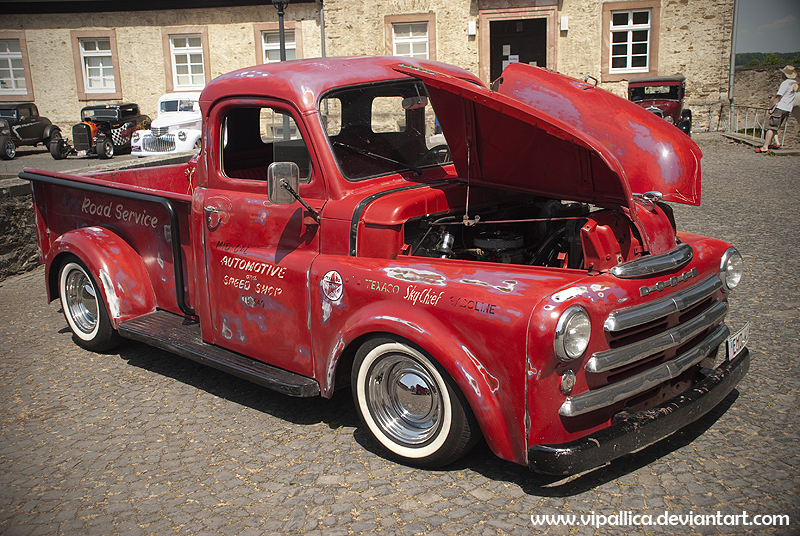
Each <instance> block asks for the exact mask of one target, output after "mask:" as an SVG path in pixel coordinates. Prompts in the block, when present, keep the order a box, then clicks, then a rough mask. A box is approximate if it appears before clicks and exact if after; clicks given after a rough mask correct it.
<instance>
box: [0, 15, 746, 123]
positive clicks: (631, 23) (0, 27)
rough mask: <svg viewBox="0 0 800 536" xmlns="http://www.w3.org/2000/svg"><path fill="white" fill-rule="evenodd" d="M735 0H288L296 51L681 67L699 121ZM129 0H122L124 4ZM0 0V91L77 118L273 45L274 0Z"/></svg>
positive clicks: (153, 100) (146, 104) (578, 72)
mask: <svg viewBox="0 0 800 536" xmlns="http://www.w3.org/2000/svg"><path fill="white" fill-rule="evenodd" d="M733 2H734V0H691V1H690V0H616V1H604V0H349V1H344V0H324V1H323V0H316V1H315V0H291V3H289V5H288V6H287V7H286V9H285V16H284V21H285V28H286V37H287V49H288V50H287V55H288V58H290V59H291V58H293V57H296V58H311V57H318V56H321V55H328V56H343V55H364V54H370V55H384V54H388V55H398V56H414V57H427V58H430V59H435V60H439V61H444V62H447V63H452V64H455V65H459V66H461V67H464V68H466V69H468V70H470V71H472V72H474V73H475V74H477V75H479V76H480V77H481V79H482V80H484V81H485V82H486V83H489V82H490V81H491V80H492V79H494V78H496V77H497V76H499V74H500V72H501V70H502V68H503V66H504V65H505V64H507V63H508V62H514V61H521V62H527V63H532V64H536V65H539V66H543V67H547V68H548V69H553V70H557V71H560V72H562V73H564V74H567V75H569V76H573V77H575V78H581V79H583V78H584V77H585V76H592V77H594V78H595V79H597V80H598V82H599V86H600V87H602V88H604V89H606V90H609V91H612V92H614V93H616V94H619V95H624V94H625V91H626V88H627V84H626V81H627V80H628V79H629V78H630V77H634V76H646V75H672V74H677V73H680V74H683V75H684V76H685V77H686V80H687V101H688V105H689V106H690V107H691V108H692V109H693V112H694V118H695V127H694V128H695V130H705V129H707V128H708V124H709V121H708V118H709V113H712V114H713V113H717V111H718V110H719V107H720V106H721V105H722V104H726V103H727V92H728V80H729V70H730V53H731V28H732V19H733ZM128 5H129V6H130V7H127V6H128ZM128 5H126V4H123V3H119V2H107V1H101V0H77V1H73V0H49V1H28V0H0V13H3V16H2V17H0V101H6V102H9V101H34V102H36V104H37V105H38V108H39V110H40V112H41V113H42V114H43V115H46V116H48V117H49V118H50V119H51V120H53V121H54V122H55V123H59V124H62V125H70V124H71V123H73V122H75V120H76V119H77V118H78V117H79V112H80V109H81V108H82V107H83V106H85V105H87V104H94V103H98V102H110V101H115V102H120V101H133V102H137V103H138V104H139V105H140V106H141V108H142V111H143V112H144V113H147V114H149V115H151V116H153V117H154V116H155V111H156V104H157V100H158V98H159V96H161V95H162V94H164V93H166V92H169V91H177V90H197V89H201V88H202V87H203V86H204V85H205V83H207V82H208V81H209V80H211V79H212V78H213V77H215V76H218V75H220V74H223V73H225V72H228V71H231V70H233V69H238V68H242V67H247V66H250V65H253V64H258V63H264V62H267V61H273V60H276V59H277V58H278V46H277V42H278V10H277V9H276V8H275V6H274V5H273V4H272V3H271V2H264V1H261V2H257V1H254V0H244V1H228V2H226V1H221V0H196V1H195V2H193V3H192V7H191V8H186V7H185V5H186V4H184V3H182V2H177V1H175V0H162V1H155V0H139V1H138V2H130V4H128Z"/></svg>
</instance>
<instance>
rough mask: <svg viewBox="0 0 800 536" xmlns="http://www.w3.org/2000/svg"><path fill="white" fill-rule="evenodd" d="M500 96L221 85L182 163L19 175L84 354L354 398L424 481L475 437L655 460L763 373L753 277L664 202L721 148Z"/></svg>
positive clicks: (584, 90) (315, 63) (533, 461)
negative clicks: (158, 360) (175, 362)
mask: <svg viewBox="0 0 800 536" xmlns="http://www.w3.org/2000/svg"><path fill="white" fill-rule="evenodd" d="M495 89H496V91H491V90H490V89H489V88H487V87H485V86H484V85H483V83H482V82H481V81H480V80H479V79H478V78H477V77H475V76H474V75H473V74H472V73H470V72H468V71H466V70H463V69H461V68H458V67H455V66H450V65H446V64H444V63H438V62H435V61H427V60H416V59H412V58H392V57H368V56H363V57H352V58H335V57H328V58H314V59H306V60H297V61H292V62H277V63H274V64H266V65H259V66H256V67H251V68H247V69H241V70H239V71H234V72H231V73H227V74H224V75H221V76H219V77H217V78H216V79H214V80H213V81H212V82H210V83H209V84H208V85H207V86H206V87H205V89H204V90H203V92H202V95H201V98H200V107H201V110H202V113H203V150H202V151H200V153H199V154H198V155H197V157H196V158H193V159H191V160H189V161H188V162H183V163H179V164H172V165H162V166H154V167H150V168H139V169H131V170H113V171H106V172H99V173H94V174H92V175H82V176H77V175H67V174H64V173H54V172H50V171H44V170H33V169H27V170H25V171H23V172H22V173H21V174H20V177H21V178H22V179H27V180H30V181H32V182H33V206H34V214H35V218H36V229H37V236H38V244H39V248H40V251H41V260H42V263H43V264H44V265H45V272H44V283H45V285H46V288H47V296H48V299H49V300H55V299H60V300H61V309H62V310H63V312H64V317H65V321H66V322H65V323H66V324H67V325H68V326H69V328H70V330H71V331H72V333H73V340H74V341H75V342H76V343H77V344H79V345H80V346H82V347H84V348H86V349H88V350H91V351H107V350H109V349H111V348H113V347H114V346H116V345H117V344H119V343H120V342H121V341H123V340H125V339H129V340H134V341H139V342H145V343H147V344H151V345H152V346H154V347H157V348H161V349H165V350H169V351H171V352H174V353H176V354H178V355H181V356H184V357H186V358H188V359H192V360H195V361H197V362H199V363H201V364H203V365H208V366H211V367H215V368H216V369H217V370H220V371H226V372H229V373H231V374H233V375H235V376H236V377H238V378H240V379H242V380H243V381H244V380H247V381H252V382H254V383H256V384H258V385H261V386H265V387H269V388H271V389H275V390H276V391H278V392H281V393H284V394H287V395H291V396H298V397H314V396H322V397H325V398H330V397H332V396H334V392H335V390H336V389H337V388H342V389H349V390H350V391H351V394H352V396H353V402H354V406H355V413H357V414H358V415H359V417H360V418H361V422H362V424H361V430H362V431H363V434H364V436H365V438H366V437H371V440H367V441H371V444H372V445H373V446H375V447H376V448H379V449H380V450H381V452H382V453H384V454H386V455H387V456H389V457H391V458H393V459H397V460H399V461H401V462H402V463H404V464H410V465H417V466H422V467H442V466H445V465H447V464H448V463H450V462H452V461H454V460H456V459H458V458H459V457H460V456H462V455H465V454H466V453H467V452H468V451H469V449H470V448H471V447H472V446H474V445H475V444H476V443H477V442H478V441H479V440H480V438H481V437H483V438H484V440H485V441H486V444H487V445H488V446H489V448H490V449H491V450H492V452H494V453H495V454H496V455H497V456H499V457H501V458H503V459H505V460H509V461H512V462H515V463H518V464H522V465H525V466H528V467H530V468H531V469H532V470H534V471H537V472H540V473H545V474H550V475H557V476H559V477H561V476H563V475H568V474H576V473H581V472H583V471H587V470H590V469H592V468H594V467H597V466H599V465H603V464H604V463H607V462H609V461H611V460H613V459H616V458H619V457H620V456H623V455H624V454H627V453H630V452H635V451H638V450H641V449H642V448H644V447H645V446H647V445H649V444H651V443H654V442H656V441H659V440H661V439H662V438H664V437H666V436H668V435H670V434H672V433H673V432H677V431H678V430H680V429H681V428H683V427H685V426H687V425H688V424H689V423H691V422H693V421H695V420H697V419H699V418H700V417H701V416H702V415H704V414H706V413H708V412H709V411H712V410H714V408H715V407H717V406H718V405H719V404H720V402H721V401H722V400H723V399H725V398H726V397H727V396H728V394H729V393H731V392H732V391H733V390H734V388H735V387H736V385H737V384H738V383H739V381H740V380H741V379H742V378H743V377H744V375H745V374H746V372H747V370H748V368H749V364H750V354H749V351H748V350H747V340H748V334H749V324H747V323H745V324H744V325H742V324H741V322H740V321H738V320H734V321H733V323H731V324H730V325H729V324H728V322H727V320H726V315H727V313H728V311H729V307H730V306H729V304H728V297H729V296H730V295H731V293H732V292H734V291H735V290H736V289H737V288H738V284H739V282H740V280H741V278H742V273H743V269H744V261H743V259H742V256H741V255H740V254H739V253H738V251H737V250H736V249H735V248H734V247H733V246H732V245H731V244H730V243H728V242H727V241H725V240H720V239H714V238H710V237H705V236H700V235H697V234H694V233H689V232H683V231H680V230H679V229H680V227H679V226H678V223H679V222H678V221H677V220H676V214H674V213H673V209H672V207H671V205H670V204H668V203H682V204H687V205H698V204H700V194H701V168H700V159H701V158H702V152H701V151H700V148H699V147H698V146H697V144H696V143H695V142H694V141H693V140H692V139H691V138H689V137H688V136H685V135H684V134H683V133H681V132H678V131H677V130H676V129H675V127H674V126H672V125H669V124H667V123H666V122H665V121H662V120H661V119H659V118H657V117H655V116H654V115H653V114H651V113H649V112H647V111H646V110H644V109H642V108H640V107H639V106H637V105H635V104H634V103H632V102H630V101H628V100H626V99H623V98H620V97H617V96H616V95H613V94H611V93H609V92H607V91H604V90H603V89H601V88H598V87H595V86H593V85H591V84H586V83H584V82H581V81H580V80H576V79H574V78H569V77H566V76H563V75H560V74H558V73H555V72H553V71H549V70H547V69H543V68H540V67H535V66H531V65H527V64H524V63H512V64H510V65H509V66H508V67H506V69H505V70H504V71H503V76H502V79H501V81H500V82H499V83H498V84H497V85H496V88H495ZM598 110H603V111H604V113H603V114H599V113H597V112H598ZM609 117H623V118H625V121H609V120H608V118H609ZM437 121H438V124H439V127H440V128H441V132H442V136H443V140H438V141H433V142H431V137H432V135H433V136H435V135H437V134H436V131H437V130H438V129H437V127H436V126H435V125H436V122H437ZM740 299H741V298H740ZM67 372H69V371H67ZM80 372H81V374H83V373H84V371H80ZM98 378H99V380H98V381H103V375H102V373H101V372H100V373H99V376H98ZM124 388H125V387H124V386H123V387H120V390H121V391H122V390H124ZM258 396H262V393H261V392H259V393H258ZM263 396H268V395H266V393H263ZM280 403H284V402H283V400H282V399H281V402H280ZM286 403H288V402H286ZM726 407H727V405H726V404H723V408H722V410H723V411H724V409H725V408H726ZM716 411H718V410H715V412H716ZM231 426H234V427H240V424H237V423H233V424H231ZM701 428H702V426H701ZM693 430H697V427H695V428H694V429H693ZM694 433H695V432H694V431H692V432H689V436H691V437H690V439H691V438H693V437H694V436H693V435H692V434H694ZM679 441H685V439H680V440H679ZM247 448H250V446H249V445H248V446H247ZM267 448H268V446H267ZM253 449H254V453H255V452H258V447H253ZM254 455H257V454H254ZM483 455H484V454H483V453H481V454H480V456H483Z"/></svg>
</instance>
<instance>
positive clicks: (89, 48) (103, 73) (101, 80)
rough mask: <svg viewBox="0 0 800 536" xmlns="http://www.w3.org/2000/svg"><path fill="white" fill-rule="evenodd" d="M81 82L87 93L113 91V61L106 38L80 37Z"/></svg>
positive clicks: (108, 41)
mask: <svg viewBox="0 0 800 536" xmlns="http://www.w3.org/2000/svg"><path fill="white" fill-rule="evenodd" d="M80 47H81V65H83V83H84V87H85V88H86V92H87V93H91V92H102V93H108V92H109V91H114V89H115V87H114V86H115V84H114V63H113V60H112V57H111V41H110V39H107V38H100V39H81V40H80Z"/></svg>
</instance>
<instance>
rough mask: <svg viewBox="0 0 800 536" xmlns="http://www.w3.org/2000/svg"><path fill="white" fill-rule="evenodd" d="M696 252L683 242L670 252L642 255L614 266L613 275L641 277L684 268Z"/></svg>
mask: <svg viewBox="0 0 800 536" xmlns="http://www.w3.org/2000/svg"><path fill="white" fill-rule="evenodd" d="M693 254H694V252H693V251H692V246H690V245H689V244H681V245H680V246H678V247H677V248H675V249H673V250H672V251H670V252H668V253H663V254H661V255H655V256H652V257H650V256H648V257H642V258H640V259H636V260H635V261H630V262H626V263H625V264H619V265H617V266H614V267H613V268H612V269H611V270H610V271H611V275H614V276H616V277H619V278H620V279H641V278H644V277H651V276H654V275H658V274H662V273H665V272H674V271H675V270H678V269H680V268H683V267H684V266H686V265H687V264H689V261H691V260H692V256H693Z"/></svg>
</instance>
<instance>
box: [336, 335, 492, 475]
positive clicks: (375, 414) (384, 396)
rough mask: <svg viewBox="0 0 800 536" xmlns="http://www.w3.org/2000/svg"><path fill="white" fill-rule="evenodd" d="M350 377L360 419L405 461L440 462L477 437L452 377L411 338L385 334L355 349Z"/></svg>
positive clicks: (465, 448)
mask: <svg viewBox="0 0 800 536" xmlns="http://www.w3.org/2000/svg"><path fill="white" fill-rule="evenodd" d="M351 380H352V382H351V383H352V388H353V398H354V399H355V403H356V408H357V409H358V413H359V415H360V417H361V420H362V421H363V422H364V424H365V425H366V427H367V429H368V430H369V432H370V433H371V434H372V436H373V437H374V438H375V439H376V440H377V441H378V442H379V443H380V444H381V445H382V446H383V447H384V448H385V449H386V450H387V451H388V452H389V454H390V455H392V456H394V457H397V458H399V459H400V460H401V461H403V462H404V463H409V464H412V465H417V466H423V467H440V466H444V465H447V464H448V463H450V462H453V461H455V460H456V459H458V458H459V457H461V456H462V455H463V454H465V453H466V452H467V451H468V450H469V449H470V448H472V447H473V446H474V444H475V443H476V442H477V440H478V439H479V438H480V430H479V427H478V424H477V421H476V419H475V417H474V415H473V414H472V411H471V410H470V408H469V405H468V404H467V402H466V400H465V399H464V397H463V395H462V394H461V392H460V391H459V390H458V387H457V386H456V385H455V382H454V381H453V380H452V378H450V376H449V375H448V374H447V372H446V371H445V370H444V369H443V368H442V367H441V366H440V365H438V364H437V363H436V362H435V361H434V360H433V358H431V357H429V356H428V355H427V354H425V353H424V352H422V351H420V350H417V349H416V348H414V347H412V346H411V345H409V344H406V343H404V342H401V341H400V340H395V339H393V338H388V337H380V338H375V339H372V340H370V341H368V342H367V343H365V344H364V345H363V346H361V348H359V350H358V352H357V353H356V357H355V362H354V364H353V371H352V378H351Z"/></svg>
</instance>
